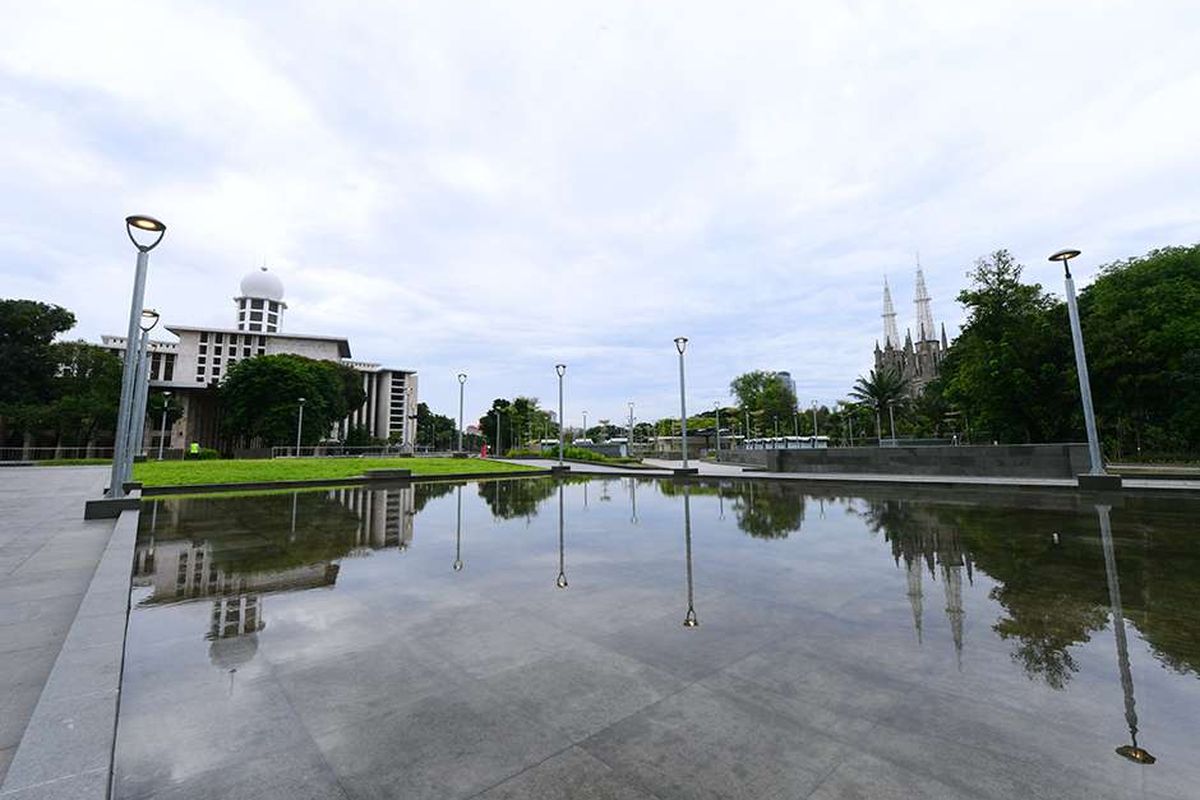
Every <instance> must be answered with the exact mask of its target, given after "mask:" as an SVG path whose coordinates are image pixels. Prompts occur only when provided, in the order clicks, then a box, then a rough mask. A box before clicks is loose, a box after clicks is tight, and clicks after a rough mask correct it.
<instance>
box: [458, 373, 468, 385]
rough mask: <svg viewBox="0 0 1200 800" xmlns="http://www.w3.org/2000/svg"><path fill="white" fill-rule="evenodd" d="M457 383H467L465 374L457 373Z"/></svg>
mask: <svg viewBox="0 0 1200 800" xmlns="http://www.w3.org/2000/svg"><path fill="white" fill-rule="evenodd" d="M458 382H459V383H466V382H467V373H465V372H460V373H458Z"/></svg>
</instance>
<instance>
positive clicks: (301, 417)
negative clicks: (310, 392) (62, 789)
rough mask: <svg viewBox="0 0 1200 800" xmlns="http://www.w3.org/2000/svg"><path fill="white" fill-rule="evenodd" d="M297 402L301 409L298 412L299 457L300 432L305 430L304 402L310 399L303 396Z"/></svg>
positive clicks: (297, 449) (297, 451)
mask: <svg viewBox="0 0 1200 800" xmlns="http://www.w3.org/2000/svg"><path fill="white" fill-rule="evenodd" d="M296 402H298V403H299V404H300V409H299V411H297V412H296V458H299V457H300V434H301V433H303V432H304V404H305V403H306V402H308V401H307V400H305V399H304V398H303V397H301V398H299V399H297V401H296Z"/></svg>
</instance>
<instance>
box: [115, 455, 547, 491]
mask: <svg viewBox="0 0 1200 800" xmlns="http://www.w3.org/2000/svg"><path fill="white" fill-rule="evenodd" d="M369 469H408V470H412V474H413V477H414V478H416V477H421V476H431V477H436V476H438V475H497V474H505V473H522V472H530V471H533V470H535V469H536V468H535V467H530V466H526V465H524V464H508V463H504V462H500V461H485V460H483V459H477V458H468V459H461V458H405V459H396V458H276V459H240V460H228V461H227V460H213V461H147V462H145V463H141V464H134V466H133V479H134V480H135V481H139V482H141V484H142V485H143V486H144V487H146V488H150V487H160V486H196V485H199V484H212V483H260V482H266V481H312V480H329V479H337V478H357V477H359V476H361V475H363V474H364V473H365V472H366V470H369Z"/></svg>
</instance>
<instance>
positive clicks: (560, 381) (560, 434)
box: [554, 364, 567, 469]
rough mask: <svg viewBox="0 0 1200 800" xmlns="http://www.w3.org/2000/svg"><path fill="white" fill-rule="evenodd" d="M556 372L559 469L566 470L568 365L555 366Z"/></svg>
mask: <svg viewBox="0 0 1200 800" xmlns="http://www.w3.org/2000/svg"><path fill="white" fill-rule="evenodd" d="M554 371H555V372H556V373H557V374H558V468H559V469H566V465H565V464H563V422H564V420H563V375H566V374H567V365H566V364H555V365H554Z"/></svg>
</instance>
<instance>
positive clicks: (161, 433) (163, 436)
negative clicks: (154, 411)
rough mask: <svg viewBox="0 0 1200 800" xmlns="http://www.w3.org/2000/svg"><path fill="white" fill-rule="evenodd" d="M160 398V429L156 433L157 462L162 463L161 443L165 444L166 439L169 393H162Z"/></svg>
mask: <svg viewBox="0 0 1200 800" xmlns="http://www.w3.org/2000/svg"><path fill="white" fill-rule="evenodd" d="M162 398H163V415H162V429H161V430H159V432H158V460H159V461H162V456H163V442H165V441H166V438H167V409H168V408H169V407H170V400H171V393H170V392H163V393H162Z"/></svg>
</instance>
